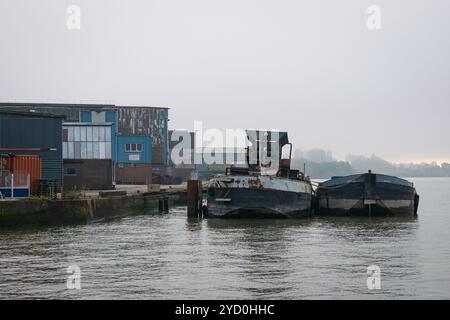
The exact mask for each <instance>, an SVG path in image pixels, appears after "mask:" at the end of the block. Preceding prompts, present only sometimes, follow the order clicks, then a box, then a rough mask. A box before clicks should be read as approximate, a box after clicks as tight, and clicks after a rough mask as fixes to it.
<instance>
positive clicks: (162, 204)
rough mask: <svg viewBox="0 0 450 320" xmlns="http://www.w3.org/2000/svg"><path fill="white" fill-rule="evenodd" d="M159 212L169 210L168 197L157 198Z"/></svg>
mask: <svg viewBox="0 0 450 320" xmlns="http://www.w3.org/2000/svg"><path fill="white" fill-rule="evenodd" d="M158 209H159V212H169V198H167V197H164V198H162V199H159V200H158Z"/></svg>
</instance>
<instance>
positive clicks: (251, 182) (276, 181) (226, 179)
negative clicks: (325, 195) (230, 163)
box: [209, 176, 312, 193]
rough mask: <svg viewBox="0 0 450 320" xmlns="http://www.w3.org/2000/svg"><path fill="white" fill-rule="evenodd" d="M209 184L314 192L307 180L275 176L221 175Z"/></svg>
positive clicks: (227, 186)
mask: <svg viewBox="0 0 450 320" xmlns="http://www.w3.org/2000/svg"><path fill="white" fill-rule="evenodd" d="M209 186H210V187H219V188H241V189H247V188H248V189H271V190H279V191H287V192H304V193H312V186H311V184H310V183H308V182H306V181H300V180H291V179H285V178H279V177H275V176H219V177H215V178H213V179H211V180H210V181H209Z"/></svg>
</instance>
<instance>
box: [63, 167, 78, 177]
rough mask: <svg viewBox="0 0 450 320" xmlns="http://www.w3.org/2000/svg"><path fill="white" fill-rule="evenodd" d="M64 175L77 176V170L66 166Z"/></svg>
mask: <svg viewBox="0 0 450 320" xmlns="http://www.w3.org/2000/svg"><path fill="white" fill-rule="evenodd" d="M64 175H65V176H76V175H77V170H76V169H75V168H65V169H64Z"/></svg>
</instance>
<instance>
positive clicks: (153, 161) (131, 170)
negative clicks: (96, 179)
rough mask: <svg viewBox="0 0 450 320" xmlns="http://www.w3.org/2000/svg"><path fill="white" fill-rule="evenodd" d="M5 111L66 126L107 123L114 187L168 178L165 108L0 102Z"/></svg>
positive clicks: (166, 114)
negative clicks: (46, 116)
mask: <svg viewBox="0 0 450 320" xmlns="http://www.w3.org/2000/svg"><path fill="white" fill-rule="evenodd" d="M5 109H6V110H18V111H28V112H29V111H33V112H39V113H50V114H56V115H60V116H64V117H65V121H66V122H67V123H92V124H110V125H111V160H112V166H113V169H112V177H113V181H114V182H115V183H117V184H121V183H127V184H145V183H152V181H156V182H158V181H159V180H160V179H161V177H165V176H167V175H170V167H169V142H168V121H169V119H168V108H163V107H143V106H116V105H113V104H46V103H0V110H5ZM68 151H69V150H68ZM67 160H69V159H67ZM70 160H74V159H70Z"/></svg>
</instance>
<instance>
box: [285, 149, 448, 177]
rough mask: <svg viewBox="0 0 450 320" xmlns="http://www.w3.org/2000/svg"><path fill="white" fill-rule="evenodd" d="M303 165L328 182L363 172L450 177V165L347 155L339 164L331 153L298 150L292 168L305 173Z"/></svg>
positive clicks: (311, 175) (307, 172)
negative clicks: (391, 160) (336, 177)
mask: <svg viewBox="0 0 450 320" xmlns="http://www.w3.org/2000/svg"><path fill="white" fill-rule="evenodd" d="M304 164H305V165H306V174H307V175H309V176H310V177H311V178H313V179H328V178H330V177H332V176H344V175H350V174H355V173H364V172H367V171H368V170H372V172H374V173H383V174H388V175H394V176H399V177H450V164H449V163H443V164H441V165H439V164H437V163H435V162H432V163H420V164H415V163H410V164H406V163H402V164H398V163H392V162H389V161H386V160H384V159H382V158H380V157H377V156H375V155H372V156H371V157H365V156H355V155H348V156H347V157H346V159H345V161H339V160H336V159H334V158H333V155H332V153H331V152H330V151H326V150H322V149H311V150H295V152H294V159H293V167H294V168H296V169H300V170H301V171H303V167H304Z"/></svg>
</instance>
